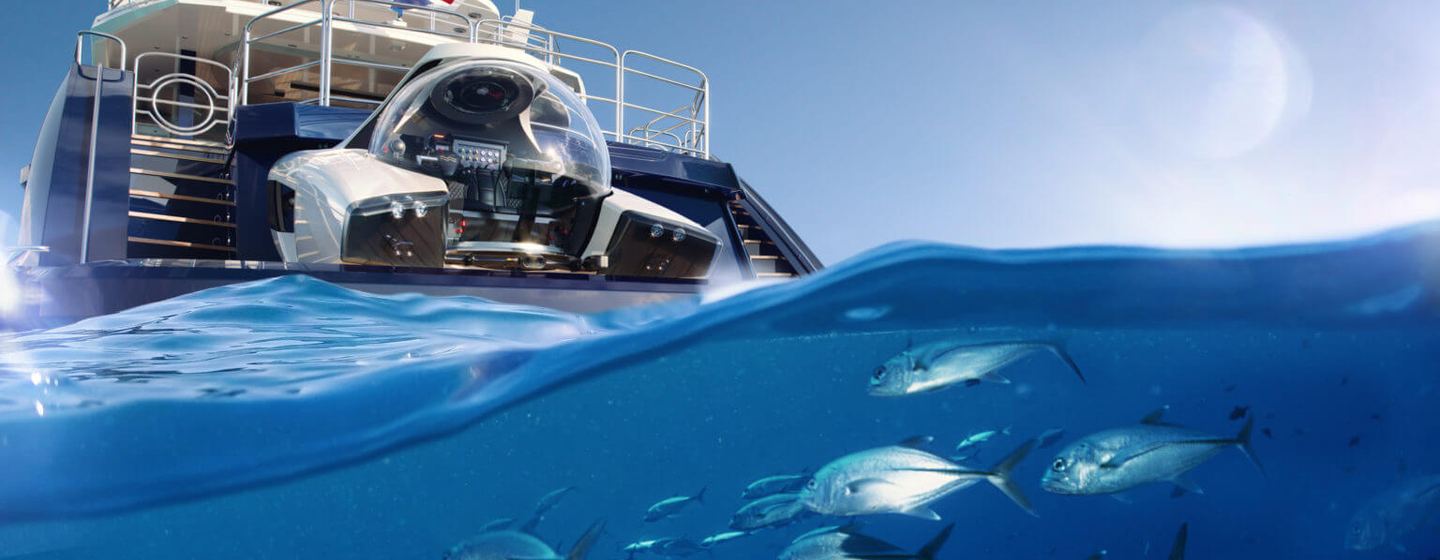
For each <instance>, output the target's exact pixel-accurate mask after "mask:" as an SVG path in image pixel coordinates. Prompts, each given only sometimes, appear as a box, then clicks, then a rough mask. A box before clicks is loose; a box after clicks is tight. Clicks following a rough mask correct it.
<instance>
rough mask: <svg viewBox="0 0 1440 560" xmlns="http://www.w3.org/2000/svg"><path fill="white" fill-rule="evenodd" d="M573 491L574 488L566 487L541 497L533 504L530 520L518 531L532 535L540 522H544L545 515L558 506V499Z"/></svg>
mask: <svg viewBox="0 0 1440 560" xmlns="http://www.w3.org/2000/svg"><path fill="white" fill-rule="evenodd" d="M574 489H575V487H574V486H566V487H564V488H560V489H557V490H552V491H551V492H550V493H548V494H545V495H544V496H541V497H540V499H539V500H538V501H536V502H535V511H534V512H533V513H531V514H530V518H529V519H527V520H525V523H523V524H521V525H520V531H522V532H525V533H534V532H535V527H537V526H539V525H540V522H541V521H544V520H545V515H546V514H548V513H550V510H552V509H555V506H557V505H559V504H560V499H561V498H564V497H565V495H566V494H569V493H570V492H571V491H572V490H574Z"/></svg>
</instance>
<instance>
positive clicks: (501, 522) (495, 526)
mask: <svg viewBox="0 0 1440 560" xmlns="http://www.w3.org/2000/svg"><path fill="white" fill-rule="evenodd" d="M514 524H515V518H514V517H501V518H499V519H495V520H492V521H490V522H489V523H486V524H484V525H481V526H480V532H481V533H489V532H490V531H499V530H501V529H508V528H510V527H511V526H512V525H514Z"/></svg>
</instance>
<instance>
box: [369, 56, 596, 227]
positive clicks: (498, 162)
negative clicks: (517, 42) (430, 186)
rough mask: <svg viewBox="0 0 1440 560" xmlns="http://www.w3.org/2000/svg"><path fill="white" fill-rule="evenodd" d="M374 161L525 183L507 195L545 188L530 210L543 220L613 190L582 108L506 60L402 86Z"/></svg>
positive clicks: (456, 66)
mask: <svg viewBox="0 0 1440 560" xmlns="http://www.w3.org/2000/svg"><path fill="white" fill-rule="evenodd" d="M370 153H372V154H375V155H376V156H378V157H380V158H382V159H384V160H386V161H388V162H390V163H393V164H395V165H399V166H401V167H405V168H407V169H412V170H415V171H419V172H422V173H426V174H429V175H433V176H436V177H439V178H441V179H445V180H447V181H451V182H455V181H459V182H465V181H467V180H470V179H469V177H470V176H471V175H474V174H476V173H496V174H501V175H503V176H504V177H522V176H523V177H524V180H523V181H515V182H507V183H506V184H513V185H515V187H514V188H511V189H510V190H507V191H506V196H507V197H509V199H510V200H518V199H519V198H524V197H525V196H526V195H525V193H522V192H519V191H520V190H521V189H538V188H543V189H544V193H543V194H542V195H540V197H541V198H542V199H543V200H539V201H538V202H537V201H532V202H527V204H529V205H530V206H529V211H531V212H538V213H539V214H541V215H546V214H553V213H555V212H559V211H563V210H564V208H565V207H566V205H567V204H573V203H574V202H575V201H578V200H582V199H588V198H595V197H599V196H603V195H605V194H607V193H609V191H610V155H609V152H608V150H607V148H606V146H605V138H604V136H603V135H602V134H601V132H600V126H599V125H598V124H596V122H595V117H594V116H593V115H592V114H591V113H590V110H589V109H588V108H587V107H586V106H585V103H584V102H583V101H581V100H580V98H579V97H578V96H577V95H576V94H575V93H574V92H573V91H572V90H571V89H570V88H569V87H568V86H566V85H565V84H564V83H563V82H561V81H560V80H559V79H557V78H555V77H554V76H551V75H550V74H549V73H547V72H545V71H543V70H540V69H538V68H533V67H530V66H527V65H524V64H519V63H516V62H511V61H505V60H493V59H480V60H468V61H464V62H458V63H452V64H446V65H443V66H441V67H439V68H436V69H435V70H432V71H430V72H428V73H426V74H424V75H422V76H420V77H418V78H416V79H414V80H413V81H411V82H410V83H408V84H406V85H405V86H404V87H403V88H402V89H401V90H400V91H399V92H398V93H397V94H396V95H395V97H394V98H393V99H392V100H391V102H390V103H389V104H387V106H386V107H385V109H384V110H383V112H382V113H381V114H380V117H379V119H377V120H376V126H375V134H373V135H372V136H371V139H370ZM517 197H519V198H517ZM496 206H497V208H494V210H495V211H499V212H505V211H507V207H505V206H504V204H499V203H497V204H496ZM510 211H513V209H511V210H510Z"/></svg>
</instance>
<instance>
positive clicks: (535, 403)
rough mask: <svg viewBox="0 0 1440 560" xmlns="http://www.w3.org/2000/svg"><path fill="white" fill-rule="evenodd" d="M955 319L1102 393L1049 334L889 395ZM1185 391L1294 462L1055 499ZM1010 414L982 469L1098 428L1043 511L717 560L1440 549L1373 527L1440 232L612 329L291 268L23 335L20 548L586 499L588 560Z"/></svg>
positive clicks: (1019, 266)
mask: <svg viewBox="0 0 1440 560" xmlns="http://www.w3.org/2000/svg"><path fill="white" fill-rule="evenodd" d="M942 340H949V341H953V342H954V343H956V344H986V343H991V342H1014V341H1047V342H1055V343H1058V344H1061V345H1063V347H1064V348H1065V349H1067V350H1068V353H1069V354H1070V355H1071V356H1073V359H1074V361H1075V363H1076V364H1077V365H1078V366H1079V367H1080V368H1081V369H1082V370H1083V372H1084V374H1085V378H1086V381H1085V382H1083V383H1082V382H1081V381H1080V380H1079V379H1078V378H1077V377H1076V376H1075V375H1073V374H1072V372H1071V371H1070V369H1069V368H1067V367H1066V365H1065V363H1064V362H1062V361H1060V360H1058V359H1057V358H1056V357H1055V356H1053V355H1050V354H1047V353H1036V354H1034V355H1031V356H1028V357H1026V358H1024V359H1022V360H1021V361H1019V362H1017V363H1014V364H1012V365H1009V366H1007V367H1005V368H1004V372H1003V373H1004V377H1006V378H1008V379H1009V380H1010V381H1011V382H1010V383H989V382H986V383H979V384H970V385H968V386H967V385H966V384H961V385H957V386H955V387H952V388H950V389H947V390H942V391H937V392H932V393H925V394H915V395H908V396H903V397H890V398H886V397H877V396H872V395H870V394H869V393H868V392H867V383H868V381H869V378H870V377H871V375H872V373H873V372H874V370H875V369H876V368H877V366H879V365H880V364H881V363H883V362H885V361H886V360H887V359H889V358H891V357H892V356H895V355H896V354H897V353H899V352H902V351H904V350H905V349H907V348H910V347H914V346H918V345H922V344H926V343H930V342H935V341H942ZM1163 407H1168V408H1167V409H1166V412H1165V414H1164V418H1165V420H1166V421H1169V422H1172V423H1176V424H1182V425H1184V426H1187V427H1189V428H1192V429H1194V430H1199V431H1202V432H1205V433H1210V434H1215V435H1216V437H1218V438H1229V437H1233V436H1234V435H1235V434H1237V433H1238V431H1239V430H1240V428H1241V426H1242V425H1243V423H1244V422H1245V421H1249V420H1253V421H1254V423H1255V424H1254V425H1255V428H1254V433H1253V434H1252V438H1253V441H1252V444H1253V447H1254V450H1255V454H1256V457H1257V459H1259V461H1260V462H1261V464H1263V466H1264V470H1263V471H1261V470H1260V469H1257V468H1255V467H1254V466H1252V465H1251V464H1250V462H1248V461H1247V460H1246V459H1245V457H1244V455H1243V454H1242V453H1240V452H1239V451H1238V450H1237V449H1235V448H1226V449H1223V450H1221V451H1220V452H1219V453H1218V454H1217V455H1215V456H1214V457H1213V458H1211V459H1209V460H1208V461H1206V462H1204V463H1203V464H1200V465H1199V466H1198V467H1196V468H1195V469H1194V470H1193V471H1191V472H1190V474H1189V478H1190V480H1192V481H1193V482H1194V484H1195V485H1196V486H1198V487H1199V488H1200V489H1202V490H1203V493H1196V492H1188V493H1185V494H1184V495H1180V496H1178V497H1177V496H1174V494H1176V492H1174V491H1173V490H1174V486H1173V485H1171V484H1167V483H1163V482H1159V483H1154V484H1148V485H1144V486H1141V487H1139V488H1136V489H1134V490H1131V491H1128V492H1125V493H1122V494H1119V495H1081V496H1074V495H1059V494H1054V493H1050V492H1047V491H1045V490H1044V489H1043V488H1042V487H1041V485H1040V479H1041V476H1042V475H1043V474H1044V473H1045V472H1046V470H1047V469H1048V468H1050V467H1051V464H1052V460H1053V458H1054V457H1055V456H1056V454H1057V453H1059V452H1060V451H1061V450H1062V449H1063V448H1065V447H1066V446H1068V445H1070V444H1072V443H1073V442H1075V441H1076V440H1078V439H1080V438H1081V437H1083V436H1085V435H1087V434H1091V433H1094V432H1098V431H1100V430H1105V429H1109V428H1118V427H1126V426H1134V425H1136V424H1137V423H1138V422H1139V421H1140V419H1141V418H1142V417H1144V416H1146V415H1147V414H1149V413H1151V412H1152V411H1155V410H1157V409H1161V408H1163ZM1004 428H1009V434H1008V435H1006V434H996V435H995V436H993V437H992V438H990V439H989V440H988V441H986V442H984V443H983V444H980V446H979V447H978V448H977V449H978V451H975V456H974V457H972V458H970V459H967V460H968V461H969V463H967V464H974V465H977V466H979V467H986V466H988V465H990V464H991V463H993V462H995V461H999V460H1000V459H1001V458H1002V457H1003V456H1004V455H1006V454H1007V453H1008V452H1009V451H1010V450H1011V449H1013V448H1016V447H1018V446H1020V445H1022V444H1024V443H1025V442H1027V441H1029V440H1030V439H1031V438H1034V437H1036V436H1038V435H1040V434H1041V433H1042V432H1045V431H1047V430H1050V429H1053V428H1060V429H1063V431H1064V433H1063V435H1062V436H1060V437H1059V440H1058V442H1056V443H1054V444H1053V445H1049V446H1047V447H1044V448H1041V449H1036V450H1034V451H1032V452H1031V453H1030V455H1029V456H1028V457H1027V458H1026V459H1025V460H1024V461H1022V462H1021V463H1020V464H1019V466H1018V468H1017V469H1016V470H1015V472H1014V477H1015V480H1016V483H1017V485H1018V486H1019V488H1020V490H1021V491H1022V492H1023V493H1024V494H1025V495H1026V496H1028V498H1029V499H1030V501H1031V502H1032V503H1033V505H1034V509H1035V511H1036V513H1037V515H1036V516H1031V515H1029V514H1027V513H1025V512H1024V511H1023V510H1022V509H1020V508H1018V507H1016V505H1015V504H1014V503H1012V502H1011V501H1010V500H1009V499H1007V498H1006V497H1005V495H1004V494H1002V493H1001V492H999V491H997V490H996V489H995V488H993V487H991V486H990V485H987V484H976V485H973V486H971V487H969V488H965V489H963V490H960V491H957V492H954V493H952V494H950V495H947V496H945V497H944V498H942V499H940V500H938V501H937V502H935V503H934V504H933V505H932V508H933V509H934V510H935V512H936V513H938V514H939V516H940V517H941V518H942V520H941V521H932V520H926V519H920V518H917V517H912V516H903V515H895V514H883V515H867V516H862V517H860V518H857V519H837V518H828V517H821V516H816V517H810V518H807V519H803V520H800V521H798V522H796V523H794V524H792V525H789V526H787V527H782V528H778V529H770V530H765V531H760V532H756V533H754V534H751V535H747V536H744V537H740V538H737V539H734V540H730V541H727V542H723V543H720V544H717V545H715V546H713V547H711V548H708V549H703V550H700V551H695V552H693V554H692V555H693V556H695V557H696V558H703V559H706V560H709V559H715V558H747V559H754V558H775V557H777V556H778V555H779V554H780V552H781V550H782V549H784V548H785V547H786V546H787V545H788V544H789V543H790V542H791V540H792V539H794V538H795V537H797V536H798V535H800V534H801V533H804V532H806V531H809V530H811V529H814V528H816V527H820V526H823V525H841V524H846V523H850V522H855V525H854V527H858V529H857V530H858V531H863V533H864V534H865V535H868V536H873V537H875V538H878V539H882V540H884V541H887V542H890V543H893V544H895V545H896V546H897V547H899V548H901V549H904V550H910V551H913V550H917V549H918V548H919V547H920V546H921V545H922V544H923V543H924V542H925V541H927V540H929V539H930V538H931V536H933V535H935V534H936V533H937V532H938V531H940V530H941V528H943V527H945V526H946V525H949V524H954V530H953V532H952V533H951V535H950V538H949V539H948V541H947V542H945V544H944V546H943V548H941V549H940V551H939V554H938V557H939V558H944V559H962V558H1061V559H1082V558H1089V557H1092V555H1096V554H1100V553H1101V551H1104V554H1105V555H1104V557H1105V558H1117V559H1124V558H1167V557H1169V556H1168V555H1169V554H1170V550H1171V547H1172V541H1173V539H1174V536H1175V534H1176V532H1177V528H1178V527H1179V526H1180V525H1181V524H1182V523H1183V524H1188V542H1187V545H1186V548H1187V557H1188V558H1377V559H1379V558H1436V557H1437V555H1440V531H1437V527H1436V523H1435V522H1436V521H1437V519H1435V512H1434V511H1432V509H1433V508H1428V507H1411V508H1409V509H1406V510H1405V511H1406V512H1408V513H1406V514H1405V515H1409V516H1411V517H1412V519H1409V520H1402V521H1390V522H1389V523H1392V529H1396V530H1403V534H1401V535H1399V536H1394V535H1392V536H1393V537H1394V538H1391V539H1389V540H1387V542H1385V543H1384V546H1379V547H1376V548H1374V549H1372V550H1365V551H1360V550H1351V549H1348V548H1347V546H1346V542H1347V541H1346V533H1347V531H1348V530H1350V527H1351V525H1352V520H1353V519H1354V518H1355V517H1356V516H1357V514H1358V513H1359V512H1362V510H1364V509H1365V508H1367V507H1372V506H1373V504H1375V503H1376V502H1375V500H1377V499H1379V500H1381V501H1382V502H1383V500H1385V499H1387V498H1384V496H1385V495H1386V492H1387V490H1388V489H1392V488H1396V487H1397V485H1401V484H1404V483H1406V482H1407V481H1414V480H1417V479H1422V478H1423V477H1425V476H1427V475H1434V474H1440V437H1437V434H1440V224H1426V225H1421V226H1415V227H1410V228H1405V229H1400V230H1395V231H1391V232H1387V233H1384V234H1380V235H1376V236H1370V237H1364V238H1359V239H1353V240H1347V241H1343V242H1333V243H1324V244H1312V245H1295V246H1284V247H1269V248H1256V249H1243V250H1226V251H1162V250H1149V249H1136V248H1118V247H1089V248H1074V249H1058V250H1042V251H980V250H974V249H966V248H960V247H954V246H946V245H937V244H921V243H912V244H900V245H892V246H887V247H884V248H881V249H878V250H874V251H871V252H868V253H866V254H863V255H861V256H858V257H855V258H853V259H851V260H849V261H846V262H843V263H839V264H836V265H834V266H832V267H830V268H829V269H827V270H825V271H824V272H822V273H819V274H816V275H813V276H810V277H808V278H804V279H801V280H797V281H791V282H785V283H779V284H772V285H765V286H757V287H730V288H725V289H717V290H715V291H714V292H712V293H709V294H707V295H705V296H704V297H699V298H695V299H693V300H685V301H678V302H672V303H668V304H664V305H660V306H656V307H650V308H639V309H627V310H623V311H617V312H610V313H605V314H597V315H576V314H570V313H562V312H558V311H554V310H549V309H544V308H538V307H520V306H513V305H505V304H498V303H493V302H489V301H485V300H482V299H475V298H464V297H455V298H436V297H424V296H419V295H400V296H377V295H371V294H366V293H361V292H356V291H351V290H348V289H345V288H343V287H339V286H335V285H330V284H326V283H323V282H321V281H318V280H314V279H311V278H308V277H305V276H289V277H283V278H277V279H272V280H266V281H261V282H255V283H248V284H240V285H233V286H227V287H222V288H216V289H212V290H207V291H204V292H198V293H195V294H191V295H188V296H184V297H180V298H177V299H174V300H169V301H165V302H160V303H156V304H152V305H148V306H144V307H140V308H136V309H132V310H129V311H126V312H122V313H118V314H115V315H110V316H104V317H96V318H92V319H88V320H84V321H81V322H79V323H75V324H73V325H69V326H65V327H61V328H56V329H52V330H46V331H35V332H24V333H11V334H6V335H3V336H0V558H47V559H48V558H105V559H132V558H133V559H139V558H145V559H152V560H153V559H190V558H206V559H242V558H243V559H256V558H377V559H408V558H414V559H439V558H443V557H444V556H445V554H446V551H447V550H449V549H450V548H451V547H452V546H455V545H456V544H457V543H461V542H463V541H465V540H466V539H469V538H472V537H474V536H476V534H477V533H479V532H480V530H481V527H482V526H485V525H486V524H487V523H489V522H491V521H492V520H495V519H498V518H507V517H508V518H516V519H521V520H523V519H525V518H527V516H529V515H530V514H531V512H532V511H533V510H534V509H535V505H536V501H537V500H539V499H540V497H541V496H543V495H545V494H546V493H548V492H551V491H553V490H556V489H560V488H564V487H570V486H573V487H574V490H573V491H571V492H569V493H567V494H565V495H564V496H563V497H562V498H561V499H560V500H559V501H558V502H557V503H556V504H555V505H554V507H553V509H550V510H549V511H548V512H547V513H546V515H544V517H543V519H541V520H539V521H538V523H537V524H536V526H535V527H534V529H533V533H535V534H536V536H538V537H540V539H541V540H542V541H544V542H545V543H549V544H550V545H551V546H552V547H554V548H556V550H558V554H557V556H559V557H564V556H565V555H566V554H567V551H568V550H569V549H570V548H571V545H572V543H574V542H575V541H576V540H577V538H578V537H579V536H580V535H581V533H582V532H584V531H585V529H586V528H587V527H589V526H590V525H591V524H592V522H595V521H597V520H603V521H605V523H606V525H605V529H604V532H603V533H602V534H601V535H600V537H599V540H598V542H597V543H596V544H595V545H594V547H593V548H591V549H590V551H589V554H588V558H593V559H602V560H603V559H611V558H626V557H627V556H628V554H627V553H625V552H622V551H621V548H622V547H623V546H624V545H626V544H628V543H632V542H637V541H642V540H646V539H655V538H662V537H676V538H688V539H693V540H696V541H698V540H699V539H701V538H703V537H705V536H708V535H712V534H715V533H719V532H723V531H726V530H728V529H727V528H726V525H727V524H728V523H729V521H730V519H731V515H732V514H733V513H734V512H735V511H736V510H737V509H738V508H739V507H741V506H742V505H743V504H744V501H743V500H742V499H741V491H742V490H743V489H744V488H745V486H746V485H747V484H748V483H750V482H751V481H753V480H756V479H758V478H761V477H764V476H767V475H773V474H783V473H795V472H813V471H815V470H816V469H819V468H820V467H822V466H824V465H826V464H827V463H830V462H831V461H834V460H835V459H837V458H840V457H842V456H844V455H846V454H848V453H852V452H856V451H861V450H865V449H869V448H875V447H881V446H886V445H892V444H894V443H896V442H898V441H900V440H903V439H907V438H911V437H912V436H917V435H928V436H933V437H934V438H935V440H934V442H933V443H932V444H929V445H930V446H931V447H932V449H933V452H934V453H936V454H937V455H946V454H948V453H950V452H951V450H952V449H953V448H954V446H955V445H956V443H957V442H959V441H960V440H962V439H964V438H966V437H967V436H969V435H971V434H974V433H976V432H980V431H984V430H992V429H993V430H1001V429H1004ZM701 489H704V490H705V494H704V501H703V503H693V504H690V505H689V506H688V507H686V508H684V510H683V511H681V512H680V514H679V515H676V516H674V517H668V518H665V519H662V520H659V521H654V522H647V521H644V519H643V518H644V517H645V512H646V510H647V508H649V507H650V506H651V505H652V504H655V503H657V502H659V501H660V500H663V499H665V498H668V497H674V496H689V495H693V494H695V493H697V492H698V491H700V490H701ZM1377 496H1379V498H1377ZM1391 499H1397V498H1391ZM1398 499H1405V498H1398ZM1409 499H1411V500H1412V501H1414V500H1415V499H1416V498H1414V497H1411V498H1409ZM1422 501H1423V500H1422ZM1382 505H1383V504H1382ZM1419 505H1420V506H1425V504H1423V503H1422V504H1419ZM1410 521H1414V523H1410ZM1392 541H1393V542H1392ZM634 556H635V557H636V558H650V557H655V558H659V557H660V556H657V555H656V554H655V553H654V552H642V553H639V554H636V555H634Z"/></svg>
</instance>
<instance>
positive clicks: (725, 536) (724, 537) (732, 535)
mask: <svg viewBox="0 0 1440 560" xmlns="http://www.w3.org/2000/svg"><path fill="white" fill-rule="evenodd" d="M749 535H750V533H747V532H745V531H726V532H724V533H715V534H713V535H710V536H708V537H705V538H703V539H700V546H703V547H705V548H709V547H712V546H715V545H717V544H720V543H723V542H729V541H733V540H735V539H738V538H740V537H745V536H749Z"/></svg>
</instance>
